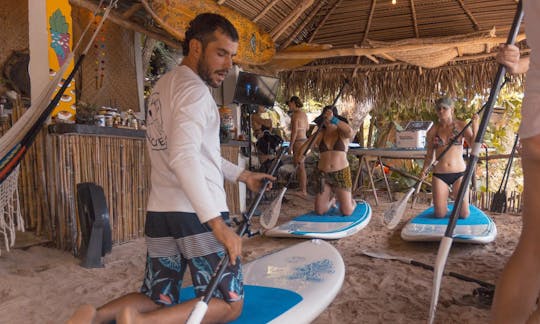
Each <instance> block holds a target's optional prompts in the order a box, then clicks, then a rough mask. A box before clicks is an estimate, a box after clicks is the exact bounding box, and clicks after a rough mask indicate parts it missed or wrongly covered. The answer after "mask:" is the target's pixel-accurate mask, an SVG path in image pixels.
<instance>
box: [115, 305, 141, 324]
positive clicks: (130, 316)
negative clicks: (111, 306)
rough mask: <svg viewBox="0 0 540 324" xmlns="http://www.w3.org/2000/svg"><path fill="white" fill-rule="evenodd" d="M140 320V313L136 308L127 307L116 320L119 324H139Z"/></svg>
mask: <svg viewBox="0 0 540 324" xmlns="http://www.w3.org/2000/svg"><path fill="white" fill-rule="evenodd" d="M139 319H140V318H139V312H137V310H136V309H135V308H132V307H126V308H124V309H123V310H122V311H121V312H120V314H118V316H117V318H116V323H117V324H135V323H138V322H139V321H138V320H139Z"/></svg>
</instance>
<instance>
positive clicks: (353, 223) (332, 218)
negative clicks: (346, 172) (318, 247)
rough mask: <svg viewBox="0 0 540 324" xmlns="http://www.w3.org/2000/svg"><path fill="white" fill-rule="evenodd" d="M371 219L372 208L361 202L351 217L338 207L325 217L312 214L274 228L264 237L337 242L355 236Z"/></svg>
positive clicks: (265, 233)
mask: <svg viewBox="0 0 540 324" xmlns="http://www.w3.org/2000/svg"><path fill="white" fill-rule="evenodd" d="M370 219H371V206H370V205H369V204H368V203H367V202H365V201H363V200H359V201H356V208H355V209H354V212H353V213H352V215H350V216H343V215H342V214H341V212H340V211H339V208H337V207H333V208H331V209H330V210H329V211H328V212H327V213H326V214H324V215H318V214H316V213H315V212H310V213H308V214H304V215H301V216H298V217H295V218H293V219H292V220H291V221H288V222H286V223H284V224H282V225H280V226H277V227H274V228H272V229H270V230H268V231H266V232H264V235H265V236H271V237H299V238H321V239H328V240H335V239H340V238H343V237H346V236H349V235H353V234H355V233H356V232H358V231H359V230H361V229H362V228H364V227H366V225H367V224H368V223H369V220H370Z"/></svg>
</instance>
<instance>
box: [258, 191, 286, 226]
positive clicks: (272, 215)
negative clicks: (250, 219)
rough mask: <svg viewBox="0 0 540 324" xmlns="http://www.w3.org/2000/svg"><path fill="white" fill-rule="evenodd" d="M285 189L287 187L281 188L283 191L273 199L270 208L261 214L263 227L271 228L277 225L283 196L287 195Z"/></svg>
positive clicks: (260, 220) (260, 219)
mask: <svg viewBox="0 0 540 324" xmlns="http://www.w3.org/2000/svg"><path fill="white" fill-rule="evenodd" d="M285 191H287V187H283V189H281V192H280V193H279V195H278V196H277V197H276V199H274V201H272V203H271V204H270V206H269V208H268V209H267V210H265V211H264V212H263V213H262V214H261V217H260V218H259V222H260V223H261V226H262V227H264V228H266V229H271V228H274V227H275V226H276V224H277V221H278V218H279V214H280V212H281V203H282V201H283V196H285Z"/></svg>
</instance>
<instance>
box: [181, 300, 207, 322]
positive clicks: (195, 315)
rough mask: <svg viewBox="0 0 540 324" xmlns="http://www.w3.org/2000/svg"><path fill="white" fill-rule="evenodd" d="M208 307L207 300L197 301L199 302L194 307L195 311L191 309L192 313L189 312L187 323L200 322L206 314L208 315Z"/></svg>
mask: <svg viewBox="0 0 540 324" xmlns="http://www.w3.org/2000/svg"><path fill="white" fill-rule="evenodd" d="M207 309H208V305H207V304H206V303H205V302H203V301H202V300H201V301H199V302H197V304H195V307H194V308H193V311H191V314H189V317H188V319H187V321H186V323H187V324H200V323H201V322H202V320H203V318H204V315H206V310H207Z"/></svg>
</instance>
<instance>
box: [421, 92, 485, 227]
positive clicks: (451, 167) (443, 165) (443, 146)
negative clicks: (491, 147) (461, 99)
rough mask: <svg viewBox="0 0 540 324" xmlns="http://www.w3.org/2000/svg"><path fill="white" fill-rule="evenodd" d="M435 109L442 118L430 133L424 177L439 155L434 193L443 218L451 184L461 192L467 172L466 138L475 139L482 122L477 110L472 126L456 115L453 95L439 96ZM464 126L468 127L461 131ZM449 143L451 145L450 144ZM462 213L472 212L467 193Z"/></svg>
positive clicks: (436, 204)
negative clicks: (465, 157)
mask: <svg viewBox="0 0 540 324" xmlns="http://www.w3.org/2000/svg"><path fill="white" fill-rule="evenodd" d="M435 110H436V111H437V117H438V121H437V122H435V124H434V125H433V127H431V129H430V130H429V131H428V133H427V135H426V142H427V152H426V158H425V160H424V166H423V168H422V173H421V175H420V177H421V178H424V177H425V175H426V172H427V170H428V167H429V166H430V165H431V164H432V163H434V161H433V160H434V159H439V161H438V162H437V163H436V164H434V165H435V166H434V167H433V180H432V194H433V205H434V208H435V217H438V218H443V217H445V216H446V214H447V213H448V197H449V195H450V188H452V193H454V194H457V192H458V191H459V188H460V187H461V181H462V180H463V175H464V173H465V168H466V164H465V160H464V159H463V140H464V139H465V140H466V141H467V143H474V138H475V136H476V132H477V131H478V126H479V125H478V115H477V114H474V115H473V121H472V123H471V125H472V127H467V122H465V121H462V120H458V119H456V118H455V115H454V101H453V100H452V99H451V98H449V97H442V98H439V99H438V100H437V101H436V102H435ZM464 127H467V129H466V130H465V131H464V132H463V134H461V135H459V134H460V133H461V130H462V129H463V128H464ZM458 135H459V136H458ZM448 146H450V147H449V148H447V147H448ZM445 150H447V151H446V153H443V152H444V151H445ZM441 154H442V156H441ZM459 216H460V217H461V218H467V217H468V216H469V199H468V195H467V194H466V195H465V198H464V200H463V203H462V205H461V211H460V213H459Z"/></svg>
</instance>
